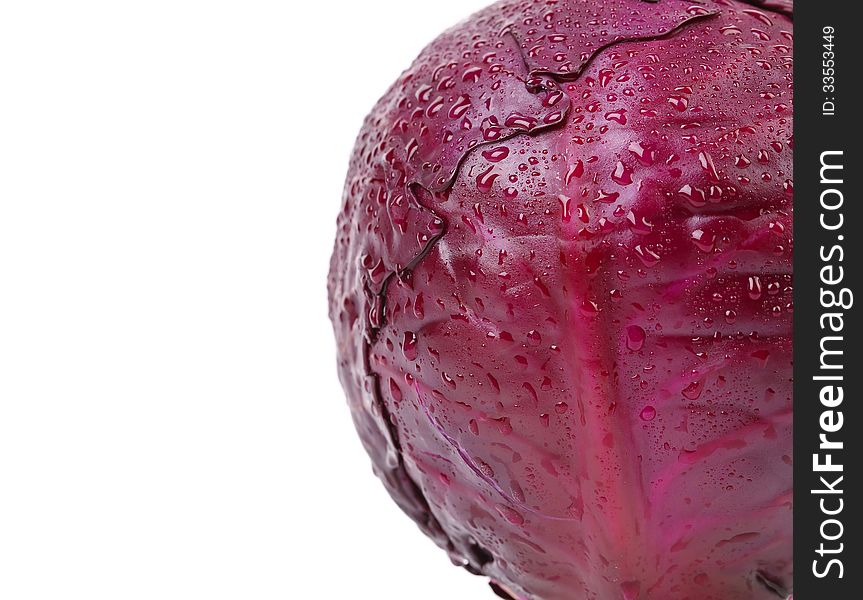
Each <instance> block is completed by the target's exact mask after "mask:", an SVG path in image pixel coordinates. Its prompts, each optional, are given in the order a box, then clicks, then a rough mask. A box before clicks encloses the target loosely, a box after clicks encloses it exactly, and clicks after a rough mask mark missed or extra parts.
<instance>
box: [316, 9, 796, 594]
mask: <svg viewBox="0 0 863 600" xmlns="http://www.w3.org/2000/svg"><path fill="white" fill-rule="evenodd" d="M791 15H792V4H791V2H790V0H788V1H783V0H765V1H763V2H749V3H742V2H737V1H735V0H705V1H703V2H692V1H684V0H659V1H658V2H645V1H642V0H557V1H551V0H543V1H535V0H505V1H503V2H499V3H497V4H495V5H493V6H491V7H489V8H488V9H486V10H484V11H482V12H480V13H478V14H476V15H474V16H472V17H471V18H470V19H468V20H466V21H465V22H463V23H462V24H460V25H458V26H456V27H454V28H453V29H450V30H449V31H447V32H445V33H444V34H443V35H441V36H440V37H439V38H438V39H436V40H435V41H434V42H432V43H431V45H429V46H428V47H427V48H426V49H425V50H424V51H423V52H422V54H421V55H420V56H419V57H418V58H417V59H416V61H415V62H414V63H413V65H412V66H411V67H410V68H409V69H408V70H407V71H405V72H404V73H403V74H402V75H401V77H399V79H398V80H397V81H396V83H395V84H394V85H393V86H392V87H391V88H390V90H389V91H388V92H387V93H386V95H384V97H383V98H382V99H381V100H380V101H379V102H378V104H377V105H376V106H375V108H374V110H373V111H372V113H371V114H370V115H369V116H368V117H367V119H366V122H365V124H364V126H363V129H362V131H361V133H360V135H359V138H358V140H357V144H356V148H355V151H354V154H353V158H352V160H351V164H350V170H349V172H348V176H347V181H346V184H345V190H344V198H343V207H342V210H341V213H340V214H339V217H338V232H337V238H336V243H335V250H334V253H333V257H332V262H331V270H330V274H329V280H328V285H329V294H330V316H331V319H332V322H333V326H334V330H335V335H336V340H337V347H338V368H339V375H340V378H341V381H342V384H343V386H344V389H345V392H346V395H347V398H348V402H349V405H350V409H351V411H352V414H353V419H354V422H355V424H356V427H357V430H358V432H359V434H360V437H361V439H362V442H363V444H364V446H365V448H366V450H367V451H368V453H369V455H370V456H371V459H372V463H373V465H374V469H375V472H376V473H377V474H378V476H379V477H380V478H381V479H382V480H383V482H384V484H385V486H386V488H387V490H388V491H389V493H390V494H391V496H392V497H393V499H394V500H395V501H396V502H397V503H398V505H399V506H400V507H401V508H402V510H404V511H405V512H406V513H407V514H408V515H409V516H410V517H411V518H412V519H413V520H414V521H416V522H417V523H418V524H419V526H420V528H421V529H422V530H423V531H424V532H425V533H426V534H427V535H428V536H430V537H431V538H432V539H433V540H434V541H435V542H436V543H437V544H438V545H440V546H441V547H442V548H444V549H446V551H447V552H449V554H450V556H451V557H452V559H453V561H454V562H456V563H457V564H460V565H463V566H465V567H466V568H468V569H469V570H471V571H472V572H474V573H477V574H483V575H486V576H488V577H490V578H491V579H492V581H493V588H494V589H495V591H497V592H498V594H500V595H503V596H504V597H512V598H517V599H531V600H575V599H589V600H616V599H619V600H747V599H754V600H762V599H763V600H769V599H771V598H786V597H787V596H788V595H789V594H790V593H791V581H792V550H791V548H792V545H791V534H792V519H791V510H792V493H791V482H792V463H791V454H792V447H791V426H792V404H791V390H792V369H791V350H792V344H791V326H792V308H793V306H792V294H791V285H792V277H791V263H792V250H793V238H792V200H793V182H792V148H793V138H792V110H793V109H792V107H793V104H792V95H793V77H792V64H793V63H792V49H793V35H792V31H793V28H792V22H791Z"/></svg>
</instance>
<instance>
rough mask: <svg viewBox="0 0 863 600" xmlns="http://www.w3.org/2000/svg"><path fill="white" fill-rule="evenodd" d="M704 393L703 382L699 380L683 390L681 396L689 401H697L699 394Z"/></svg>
mask: <svg viewBox="0 0 863 600" xmlns="http://www.w3.org/2000/svg"><path fill="white" fill-rule="evenodd" d="M703 391H704V380H703V379H699V380H698V381H693V382H692V383H690V384H689V385H687V386H686V387H685V388H683V391H682V394H683V395H684V396H685V397H686V398H687V399H689V400H693V401H694V400H698V398H700V397H701V392H703Z"/></svg>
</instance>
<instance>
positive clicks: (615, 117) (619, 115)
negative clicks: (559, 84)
mask: <svg viewBox="0 0 863 600" xmlns="http://www.w3.org/2000/svg"><path fill="white" fill-rule="evenodd" d="M605 119H606V120H607V121H614V122H616V123H620V124H621V125H626V111H625V110H624V109H620V110H612V111H610V112H607V113H605Z"/></svg>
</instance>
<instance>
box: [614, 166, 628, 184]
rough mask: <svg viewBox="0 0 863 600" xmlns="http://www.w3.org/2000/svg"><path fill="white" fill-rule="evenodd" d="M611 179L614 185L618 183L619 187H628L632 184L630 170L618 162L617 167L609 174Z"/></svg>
mask: <svg viewBox="0 0 863 600" xmlns="http://www.w3.org/2000/svg"><path fill="white" fill-rule="evenodd" d="M611 178H612V179H613V180H614V181H615V183H619V184H620V185H629V184H630V183H632V170H631V169H629V167H627V166H626V165H624V164H623V163H622V162H620V161H618V162H617V166H615V167H614V171H613V172H612V173H611Z"/></svg>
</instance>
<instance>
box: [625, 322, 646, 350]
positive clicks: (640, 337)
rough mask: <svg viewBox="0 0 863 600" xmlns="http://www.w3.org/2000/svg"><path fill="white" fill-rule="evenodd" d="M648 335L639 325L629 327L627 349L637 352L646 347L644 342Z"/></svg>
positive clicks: (627, 329) (627, 330)
mask: <svg viewBox="0 0 863 600" xmlns="http://www.w3.org/2000/svg"><path fill="white" fill-rule="evenodd" d="M646 338H647V334H646V333H645V331H644V329H642V328H641V327H640V326H638V325H629V326H627V328H626V347H627V348H629V349H630V350H632V351H634V352H637V351H638V350H641V348H642V347H643V346H644V340H645V339H646Z"/></svg>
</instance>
